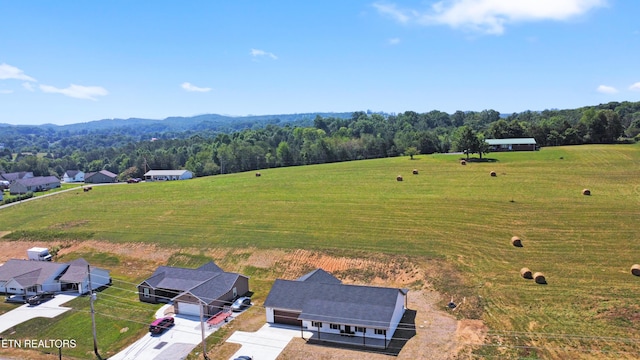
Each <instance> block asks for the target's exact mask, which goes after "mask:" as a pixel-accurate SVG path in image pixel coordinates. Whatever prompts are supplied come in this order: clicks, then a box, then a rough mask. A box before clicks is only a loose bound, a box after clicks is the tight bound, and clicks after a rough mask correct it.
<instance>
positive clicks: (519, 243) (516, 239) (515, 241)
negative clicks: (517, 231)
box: [511, 236, 522, 247]
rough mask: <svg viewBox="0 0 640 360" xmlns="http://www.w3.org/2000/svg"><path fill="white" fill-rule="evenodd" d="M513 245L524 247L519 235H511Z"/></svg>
mask: <svg viewBox="0 0 640 360" xmlns="http://www.w3.org/2000/svg"><path fill="white" fill-rule="evenodd" d="M511 245H513V246H515V247H522V240H520V238H519V237H517V236H513V237H511Z"/></svg>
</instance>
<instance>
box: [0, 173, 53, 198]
mask: <svg viewBox="0 0 640 360" xmlns="http://www.w3.org/2000/svg"><path fill="white" fill-rule="evenodd" d="M59 187H60V179H58V178H57V177H55V176H36V177H32V178H22V179H18V180H15V181H14V182H12V183H11V185H9V193H10V194H11V195H17V194H26V193H28V192H39V191H47V190H51V189H55V188H59Z"/></svg>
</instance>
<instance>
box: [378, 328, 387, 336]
mask: <svg viewBox="0 0 640 360" xmlns="http://www.w3.org/2000/svg"><path fill="white" fill-rule="evenodd" d="M376 335H387V330H385V329H376Z"/></svg>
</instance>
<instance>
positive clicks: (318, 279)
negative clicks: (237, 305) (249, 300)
mask: <svg viewBox="0 0 640 360" xmlns="http://www.w3.org/2000/svg"><path fill="white" fill-rule="evenodd" d="M407 292H408V290H407V289H397V288H385V287H378V286H362V285H346V284H343V283H342V282H341V281H340V280H339V279H337V278H335V277H334V276H333V275H331V274H329V273H327V272H326V271H324V270H322V269H318V270H315V271H313V272H311V273H308V274H306V275H304V276H302V277H300V278H298V279H296V280H282V279H277V280H276V281H275V282H274V284H273V286H272V287H271V290H270V291H269V295H267V298H266V300H265V302H264V306H265V309H266V315H267V322H268V323H273V324H286V325H295V326H299V327H300V328H301V329H306V330H308V331H311V332H312V333H313V336H312V338H313V339H314V340H320V341H326V342H335V343H350V344H354V342H355V343H356V344H357V345H360V346H365V347H376V348H387V347H388V345H389V341H391V339H392V337H393V334H394V333H395V330H396V329H397V327H398V324H399V323H400V320H401V319H402V316H403V315H404V312H405V309H406V296H407Z"/></svg>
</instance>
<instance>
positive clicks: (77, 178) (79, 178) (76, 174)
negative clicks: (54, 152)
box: [62, 170, 84, 183]
mask: <svg viewBox="0 0 640 360" xmlns="http://www.w3.org/2000/svg"><path fill="white" fill-rule="evenodd" d="M62 181H64V182H66V183H73V182H83V181H84V172H83V171H80V170H67V171H65V172H64V175H63V176H62Z"/></svg>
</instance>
